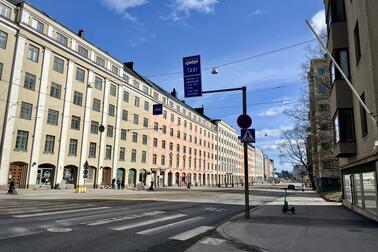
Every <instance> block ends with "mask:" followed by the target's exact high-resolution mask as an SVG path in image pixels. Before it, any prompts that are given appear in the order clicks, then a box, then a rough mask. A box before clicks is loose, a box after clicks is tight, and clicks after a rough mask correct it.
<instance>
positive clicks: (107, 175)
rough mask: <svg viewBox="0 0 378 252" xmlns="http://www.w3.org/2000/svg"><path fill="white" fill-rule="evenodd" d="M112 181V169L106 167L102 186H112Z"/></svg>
mask: <svg viewBox="0 0 378 252" xmlns="http://www.w3.org/2000/svg"><path fill="white" fill-rule="evenodd" d="M110 179H111V169H110V168H109V167H104V168H103V169H102V183H101V184H102V185H103V186H110Z"/></svg>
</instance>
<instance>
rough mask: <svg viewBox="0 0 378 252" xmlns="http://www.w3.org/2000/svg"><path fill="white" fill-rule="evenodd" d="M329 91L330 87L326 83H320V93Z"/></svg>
mask: <svg viewBox="0 0 378 252" xmlns="http://www.w3.org/2000/svg"><path fill="white" fill-rule="evenodd" d="M327 92H328V87H327V85H326V84H319V85H318V93H319V94H325V93H327Z"/></svg>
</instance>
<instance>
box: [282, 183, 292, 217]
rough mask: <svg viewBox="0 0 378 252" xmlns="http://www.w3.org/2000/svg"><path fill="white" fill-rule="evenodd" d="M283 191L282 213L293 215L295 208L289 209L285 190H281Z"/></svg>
mask: <svg viewBox="0 0 378 252" xmlns="http://www.w3.org/2000/svg"><path fill="white" fill-rule="evenodd" d="M283 189H284V190H285V193H284V205H283V207H282V212H283V213H284V214H286V213H287V212H291V213H292V214H295V207H289V203H287V200H286V195H287V188H283Z"/></svg>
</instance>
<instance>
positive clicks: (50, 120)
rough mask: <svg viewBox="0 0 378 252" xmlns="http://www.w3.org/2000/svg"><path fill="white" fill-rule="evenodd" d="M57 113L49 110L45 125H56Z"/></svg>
mask: <svg viewBox="0 0 378 252" xmlns="http://www.w3.org/2000/svg"><path fill="white" fill-rule="evenodd" d="M58 117H59V111H56V110H53V109H49V110H48V113H47V124H50V125H58Z"/></svg>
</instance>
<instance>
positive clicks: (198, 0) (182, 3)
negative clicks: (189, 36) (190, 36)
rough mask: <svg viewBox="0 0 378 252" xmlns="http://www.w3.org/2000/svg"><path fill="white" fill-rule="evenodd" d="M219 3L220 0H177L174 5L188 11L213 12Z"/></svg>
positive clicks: (178, 8)
mask: <svg viewBox="0 0 378 252" xmlns="http://www.w3.org/2000/svg"><path fill="white" fill-rule="evenodd" d="M217 3H218V0H175V3H174V7H175V8H176V9H177V10H179V11H184V12H186V13H189V12H191V11H197V12H202V13H212V12H214V8H215V5H216V4H217Z"/></svg>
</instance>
